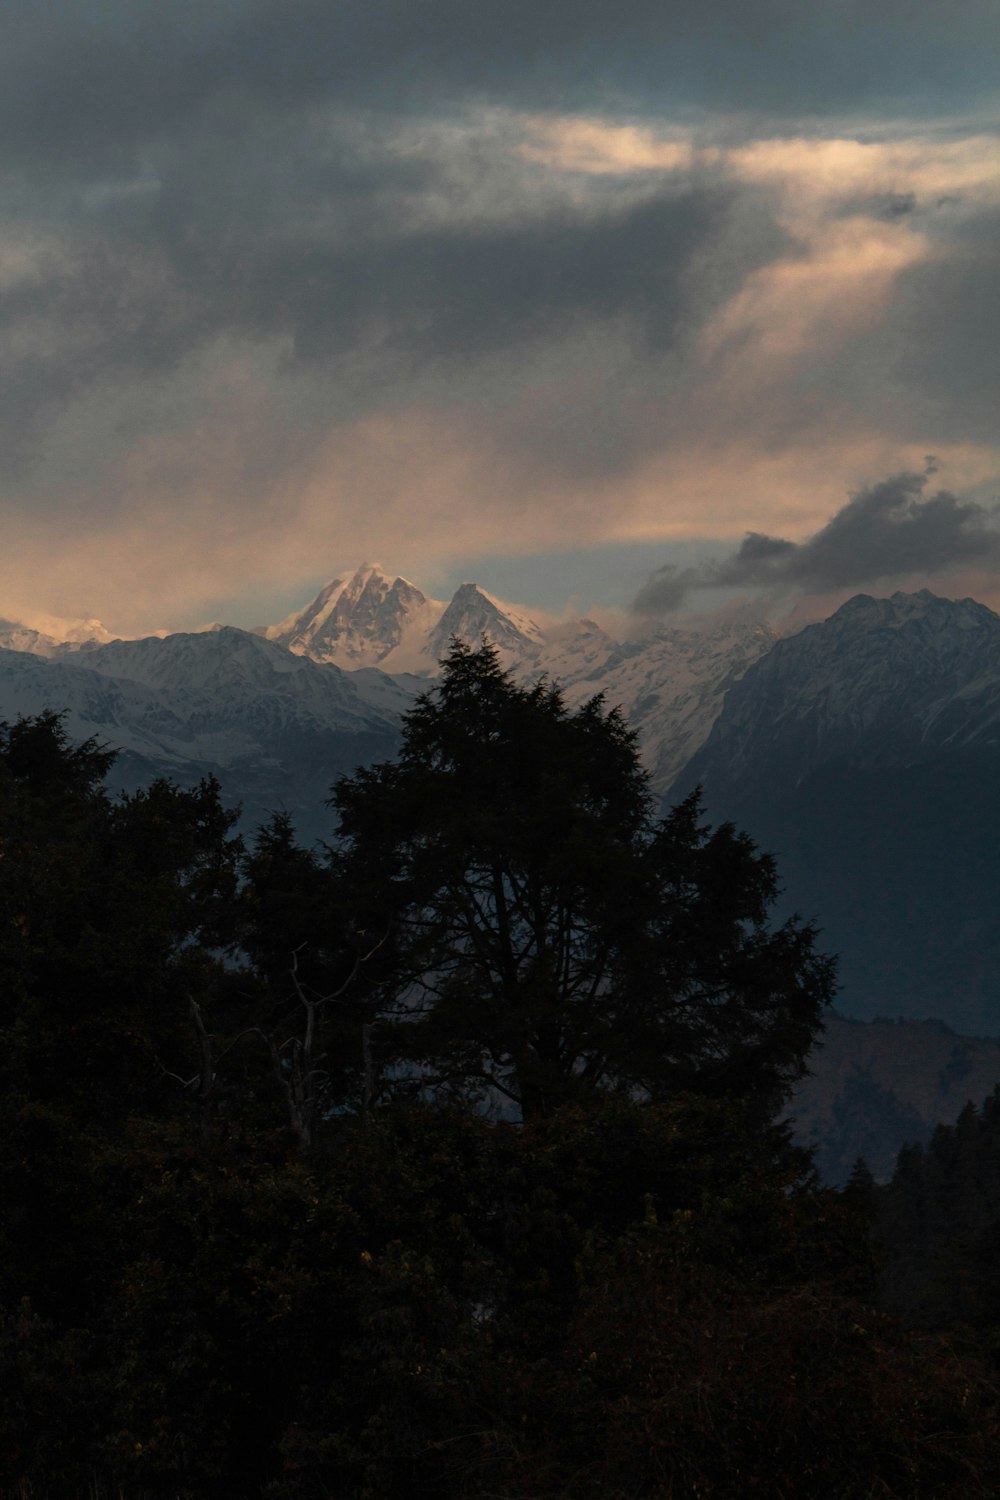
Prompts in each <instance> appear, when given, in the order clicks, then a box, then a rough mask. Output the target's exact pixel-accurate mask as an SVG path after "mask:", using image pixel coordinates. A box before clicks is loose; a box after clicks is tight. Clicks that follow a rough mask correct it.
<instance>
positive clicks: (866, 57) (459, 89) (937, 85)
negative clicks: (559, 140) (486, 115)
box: [0, 0, 998, 162]
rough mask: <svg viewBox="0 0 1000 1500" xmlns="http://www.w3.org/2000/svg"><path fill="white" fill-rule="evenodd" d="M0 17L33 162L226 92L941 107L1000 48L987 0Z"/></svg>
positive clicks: (988, 68)
mask: <svg viewBox="0 0 1000 1500" xmlns="http://www.w3.org/2000/svg"><path fill="white" fill-rule="evenodd" d="M5 19H6V25H5V46H4V56H3V59H2V60H0V139H3V140H4V141H5V143H6V149H7V151H8V152H9V153H14V154H15V156H16V154H17V153H18V152H23V153H25V154H26V155H27V156H28V157H30V158H31V159H32V160H34V161H36V162H37V161H38V160H39V159H40V158H44V157H46V156H48V157H50V158H52V159H58V158H62V159H63V160H65V158H66V156H67V155H69V156H71V157H72V158H73V159H75V160H78V161H79V160H80V159H82V158H84V157H86V156H87V155H108V154H110V155H115V154H121V153H122V152H124V151H127V149H128V147H129V145H130V143H135V142H139V141H149V140H151V139H154V138H156V137H158V136H160V135H162V134H163V133H165V132H166V133H171V132H173V131H174V130H176V129H178V128H180V127H182V126H183V124H184V122H185V121H188V120H190V119H191V117H192V116H193V115H195V114H197V113H199V112H201V111H203V110H204V109H205V108H206V106H207V105H209V104H210V103H211V101H213V100H215V99H218V98H220V97H226V96H240V95H250V96H252V97H254V98H255V99H256V100H258V101H259V103H260V106H261V107H267V108H272V109H277V110H279V111H282V110H284V109H286V108H288V107H290V106H291V107H294V108H296V109H297V108H300V107H301V106H302V105H303V104H306V103H308V102H309V101H310V100H313V101H315V100H329V99H331V98H332V99H337V100H340V101H342V102H343V101H347V100H353V101H355V102H357V101H359V100H360V101H366V102H369V103H372V102H382V103H385V102H387V101H389V102H391V104H392V107H393V108H398V107H400V105H401V102H402V101H404V100H406V101H408V102H409V107H416V108H418V109H422V108H423V107H424V106H425V105H426V102H427V101H428V99H433V100H435V101H437V102H438V103H439V102H440V99H441V97H442V94H443V93H444V94H448V95H466V96H467V95H468V94H469V93H474V94H476V95H479V96H482V95H492V96H493V97H501V98H503V99H506V100H511V99H515V98H516V99H518V100H520V101H522V102H525V103H530V104H531V106H532V107H535V108H549V107H553V106H558V107H560V108H567V107H580V106H584V107H586V106H587V105H588V104H589V105H591V106H592V105H593V104H594V102H595V100H600V99H602V98H603V99H604V100H605V101H606V100H608V99H609V98H611V97H616V98H618V99H619V100H621V99H622V97H623V93H624V95H625V96H626V97H627V99H628V100H630V101H631V103H626V108H633V107H635V105H636V103H637V102H641V100H642V99H643V98H645V99H646V101H647V102H649V101H655V102H656V103H657V105H658V106H659V107H662V103H663V100H664V98H665V97H668V96H669V97H670V98H672V99H674V100H675V101H677V102H684V101H685V100H687V101H691V100H697V101H698V102H699V103H701V104H705V105H708V106H712V105H721V106H722V107H723V108H725V109H726V110H728V111H733V110H735V111H740V110H743V109H764V110H768V111H771V112H773V113H775V114H777V115H781V114H783V113H786V112H789V111H791V112H797V111H802V110H809V109H817V108H818V109H820V110H822V111H827V110H830V109H840V108H844V107H848V106H856V105H859V104H863V105H865V106H874V107H875V108H876V110H878V109H879V108H881V107H882V106H883V104H887V103H890V102H893V103H897V104H898V102H899V101H900V99H902V98H906V97H910V98H912V99H914V100H917V101H919V103H920V105H921V107H922V108H924V109H926V108H927V106H928V101H933V107H935V108H938V109H946V108H949V107H954V106H955V104H956V103H957V102H959V101H961V103H962V104H963V105H965V106H968V104H969V103H970V102H971V101H973V100H974V99H975V97H976V95H977V93H978V92H981V91H985V90H992V88H993V85H994V82H995V76H994V74H995V65H994V58H995V50H994V49H995V45H996V42H997V39H998V13H997V9H996V6H995V4H994V3H993V0H954V3H953V4H952V5H951V6H950V8H949V14H948V21H947V25H942V22H941V10H940V4H939V3H937V0H882V3H881V4H880V5H878V6H872V5H870V4H868V3H861V0H821V3H814V4H811V5H808V6H804V5H802V3H801V0H714V3H713V4H712V5H711V6H706V5H705V4H704V0H667V3H665V0H623V3H620V4H617V5H614V6H609V5H608V4H607V3H606V0H572V3H570V0H547V3H545V4H541V5H540V4H538V3H537V0H497V3H495V4H491V5H470V4H469V3H468V0H421V3H420V4H414V0H343V3H340V4H331V3H330V0H257V3H256V4H253V3H240V0H172V3H171V4H170V5H164V4H163V3H162V0H103V3H98V0H90V3H86V0H82V3H80V4H78V5H76V6H66V5H65V4H64V3H63V0H12V3H11V4H10V5H8V7H7V11H6V17H5ZM890 80H891V88H890V86H889V83H890Z"/></svg>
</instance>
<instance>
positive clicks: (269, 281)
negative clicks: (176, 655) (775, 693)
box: [0, 0, 1000, 634]
mask: <svg viewBox="0 0 1000 1500" xmlns="http://www.w3.org/2000/svg"><path fill="white" fill-rule="evenodd" d="M5 16H6V27H5V46H4V49H3V52H2V54H0V155H2V167H0V214H2V218H3V224H2V233H0V381H2V383H3V388H4V389H3V400H2V401H0V424H2V427H3V432H2V442H3V450H2V451H3V454H4V462H3V464H2V466H0V521H2V530H3V537H4V546H3V548H2V550H0V614H2V615H5V616H6V617H8V618H12V619H18V620H22V621H25V622H27V623H32V620H33V618H34V617H38V616H41V615H60V616H96V617H99V618H101V619H102V620H103V621H104V622H105V623H106V624H107V625H108V626H109V627H110V628H111V629H113V630H116V631H118V632H120V633H123V634H135V633H141V632H143V631H146V630H152V629H157V628H173V629H178V628H193V627H195V626H196V625H198V624H200V623H203V622H205V621H207V620H209V619H224V620H226V621H228V622H230V623H235V624H241V625H252V624H257V623H264V622H268V621H273V620H277V619H280V618H282V617H283V616H284V615H285V614H287V613H288V612H289V611H290V610H291V609H293V608H295V607H297V606H299V605H302V604H304V603H305V602H306V601H307V599H308V598H309V597H310V596H311V595H312V594H313V593H314V592H315V590H316V588H317V587H318V586H319V585H320V584H321V583H322V582H323V581H324V580H326V579H328V578H330V577H332V576H335V575H337V574H342V573H343V572H344V571H345V570H347V569H353V568H354V567H356V566H357V565H359V564H360V563H361V562H363V561H378V562H380V563H381V564H382V565H383V566H384V567H385V568H386V569H387V570H390V571H392V572H398V573H402V574H404V575H405V576H407V577H409V578H411V579H413V580H414V581H415V582H417V583H418V584H419V585H420V586H421V587H423V588H425V589H426V590H427V591H428V592H430V593H432V594H436V595H437V596H439V597H440V596H441V595H442V594H446V593H447V592H448V590H449V589H451V588H453V587H454V586H456V585H457V583H458V582H460V581H462V580H464V579H467V578H473V579H475V580H476V581H478V582H480V583H481V584H483V585H484V586H485V587H486V588H488V589H491V590H493V591H494V592H497V593H499V594H501V595H502V596H503V597H506V598H510V599H513V600H516V601H519V602H525V603H530V604H535V605H538V606H539V607H543V608H545V609H548V610H552V611H555V612H559V611H562V610H568V611H571V612H572V611H576V610H578V611H586V610H588V609H589V608H591V607H592V606H593V605H601V606H605V607H608V608H618V609H627V608H629V607H632V608H633V609H635V610H638V611H639V612H640V613H642V614H643V615H653V616H656V617H668V616H670V615H672V614H674V613H676V612H677V611H678V610H681V611H683V610H690V609H691V608H695V607H697V606H698V603H699V601H700V600H708V599H714V598H717V597H718V595H719V590H720V589H721V590H722V591H723V593H725V592H726V591H728V592H729V593H737V594H738V593H739V592H740V591H746V592H750V593H756V594H761V595H767V596H769V597H771V596H773V597H779V596H780V597H781V598H782V599H783V600H786V601H787V600H792V601H795V600H798V601H800V602H802V603H804V604H805V605H806V606H808V603H809V601H813V602H815V601H817V600H827V601H828V600H831V599H836V598H839V597H846V596H847V595H848V594H850V593H853V592H857V591H858V589H861V588H863V589H865V590H866V591H868V592H887V591H892V589H894V588H897V587H903V588H908V587H913V586H917V587H920V586H929V587H931V588H933V589H935V590H936V591H937V592H940V593H946V594H949V593H963V594H964V593H971V594H973V595H974V596H975V597H978V598H981V599H983V600H985V601H986V602H987V603H993V604H994V605H1000V541H998V536H1000V511H998V505H1000V422H998V415H1000V338H998V336H997V335H998V329H1000V286H998V261H1000V89H998V85H997V68H996V60H997V56H998V53H1000V6H998V5H997V4H996V0H952V3H951V4H950V5H949V6H948V7H947V9H946V8H945V7H943V6H942V4H941V3H940V0H879V4H878V5H873V4H871V3H870V0H810V3H809V4H803V3H802V0H713V4H711V5H706V4H705V3H704V0H655V3H654V0H617V3H616V4H614V5H609V4H607V3H606V0H573V3H572V4H570V3H567V0H545V3H544V4H541V5H540V4H539V3H538V0H531V3H528V0H493V3H492V4H490V5H488V6H476V5H471V4H469V3H468V0H338V3H337V4H336V5H333V4H331V3H330V0H171V3H170V4H169V5H165V4H163V3H162V0H69V3H67V0H7V6H6V11H5Z"/></svg>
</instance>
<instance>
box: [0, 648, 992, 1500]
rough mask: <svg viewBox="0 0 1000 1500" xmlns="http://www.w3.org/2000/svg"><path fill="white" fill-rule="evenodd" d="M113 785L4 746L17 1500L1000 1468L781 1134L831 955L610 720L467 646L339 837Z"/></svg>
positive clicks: (65, 746)
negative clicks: (779, 907) (670, 805)
mask: <svg viewBox="0 0 1000 1500" xmlns="http://www.w3.org/2000/svg"><path fill="white" fill-rule="evenodd" d="M109 764H110V754H109V752H107V751H105V750H104V749H102V748H101V747H99V746H97V745H95V744H94V743H92V742H89V743H86V744H82V745H74V744H72V743H70V741H69V740H68V738H67V736H66V734H65V732H64V730H63V728H62V724H61V721H60V719H59V717H58V715H55V714H46V715H42V716H41V717H39V718H36V719H32V720H25V721H21V722H19V723H17V724H15V725H13V726H9V725H8V726H4V727H3V729H2V731H0V903H2V937H0V980H2V985H0V996H2V999H0V1004H2V1012H0V1070H2V1080H0V1112H2V1121H0V1198H2V1202H3V1205H4V1208H3V1216H2V1223H0V1318H2V1322H0V1391H2V1397H0V1401H2V1406H0V1495H3V1496H4V1497H11V1500H13V1497H15V1496H16V1497H18V1500H29V1497H30V1500H55V1497H59V1500H75V1497H77V1496H79V1497H80V1500H83V1497H85V1496H86V1497H88V1500H91V1497H105V1496H106V1497H108V1500H110V1497H116V1500H117V1497H119V1496H124V1497H125V1500H168V1497H169V1500H176V1497H178V1496H182V1497H184V1500H215V1497H218V1500H241V1497H246V1500H258V1497H260V1500H265V1497H266V1500H321V1497H323V1500H330V1497H355V1496H357V1497H370V1500H382V1497H386V1500H392V1497H396V1496H399V1497H404V1496H405V1497H421V1496H426V1497H428V1500H429V1497H432V1496H433V1497H435V1500H439V1497H440V1500H448V1497H456V1500H457V1497H470V1500H472V1497H483V1500H485V1497H487V1496H491V1497H495V1496H509V1497H511V1500H514V1497H518V1500H557V1497H559V1500H563V1497H566V1500H576V1497H580V1500H585V1497H594V1500H596V1497H598V1496H600V1497H602V1500H605V1497H607V1500H618V1497H621V1500H625V1497H635V1496H666V1497H692V1500H693V1497H695V1496H698V1497H716V1500H728V1497H730V1496H732V1495H734V1494H737V1493H738V1494H741V1495H742V1494H748V1495H753V1494H760V1495H762V1496H763V1495H766V1496H774V1495H783V1496H827V1495H828V1496H831V1497H833V1496H836V1497H844V1500H851V1497H859V1500H860V1497H875V1496H876V1495H878V1496H900V1497H904V1496H916V1495H924V1494H926V1495H934V1496H942V1497H954V1500H959V1497H962V1500H966V1497H969V1500H975V1497H977V1496H982V1497H986V1496H989V1495H995V1494H996V1493H997V1492H998V1489H1000V1472H998V1471H1000V1457H998V1453H1000V1445H998V1441H997V1439H998V1437H1000V1422H998V1404H997V1391H996V1387H995V1368H994V1362H993V1359H992V1353H991V1350H990V1349H989V1348H988V1347H984V1348H981V1349H974V1348H969V1347H963V1348H962V1349H961V1350H959V1348H958V1346H957V1345H956V1344H955V1342H954V1341H947V1340H944V1339H942V1337H941V1336H940V1334H939V1332H937V1331H933V1332H931V1331H927V1330H923V1331H910V1330H908V1329H907V1328H906V1327H905V1326H904V1324H903V1323H902V1322H900V1321H899V1320H898V1319H897V1318H896V1317H895V1316H893V1314H892V1312H891V1310H888V1309H887V1308H886V1306H885V1305H884V1304H885V1298H884V1296H883V1293H882V1292H881V1290H880V1282H879V1271H878V1266H877V1260H876V1255H875V1252H874V1249H873V1241H872V1237H871V1232H870V1231H871V1223H872V1204H873V1201H874V1200H873V1187H872V1185H871V1184H870V1183H866V1182H865V1181H864V1180H863V1174H861V1173H859V1174H856V1175H855V1179H854V1180H853V1181H852V1184H851V1185H850V1186H849V1187H848V1189H846V1190H845V1191H844V1192H843V1193H837V1192H834V1191H832V1190H830V1189H827V1188H823V1187H822V1186H821V1185H820V1184H819V1183H818V1181H817V1179H816V1177H815V1174H814V1173H813V1172H812V1171H811V1169H810V1164H809V1160H808V1158H807V1156H806V1155H805V1154H804V1153H802V1152H801V1151H798V1150H796V1149H795V1148H793V1147H792V1146H791V1145H790V1143H789V1140H788V1135H787V1131H786V1130H785V1129H784V1128H783V1127H781V1126H780V1125H778V1124H776V1123H775V1121H776V1119H777V1117H778V1115H779V1113H780V1110H781V1107H782V1105H783V1104H784V1102H785V1100H786V1098H787V1093H788V1090H789V1088H790V1086H791V1085H792V1084H793V1083H794V1081H795V1080H796V1078H797V1077H799V1076H800V1074H801V1070H802V1067H803V1058H804V1057H805V1055H806V1053H807V1051H808V1048H809V1046H810V1044H811V1042H812V1041H813V1039H814V1037H815V1035H816V1033H817V1030H818V1029H819V1027H820V1026H821V1023H822V1015H823V1010H824V1007H825V1006H826V1004H827V1003H828V1001H829V999H830V998H831V996H832V993H833V990H834V970H833V965H832V963H831V961H830V960H829V959H828V958H827V957H825V956H824V955H822V954H821V953H819V952H817V950H816V943H815V934H814V932H813V930H812V929H811V928H810V927H809V926H808V925H807V924H803V923H800V922H798V921H794V920H793V921H790V922H788V923H785V924H784V925H782V926H779V927H775V926H773V925H772V924H771V923H770V921H769V909H770V906H771V902H772V900H773V897H774V895H775V891H776V880H777V875H776V871H775V868H774V865H773V862H772V861H771V860H770V859H769V858H768V857H767V856H765V855H762V854H760V853H759V852H758V851H757V850H756V849H755V848H754V846H753V845H752V843H751V842H750V841H749V840H748V839H747V838H745V837H744V836H743V835H741V834H739V833H738V832H737V831H736V830H734V829H733V828H731V827H728V826H724V827H721V828H718V829H716V830H714V831H712V830H710V829H708V828H706V827H705V826H704V825H703V823H702V820H701V816H700V813H699V807H698V803H697V799H696V798H691V799H689V800H688V801H687V802H685V803H683V804H681V805H680V806H679V807H678V808H675V809H674V810H673V811H672V812H671V813H670V814H669V815H668V816H667V817H666V818H665V819H662V820H657V819H655V818H654V816H653V812H652V804H651V801H650V798H649V796H648V792H647V788H646V781H645V778H644V776H643V774H642V772H641V769H640V766H639V762H638V758H637V753H636V746H635V738H634V736H633V734H632V733H631V731H630V730H629V729H628V727H627V726H626V725H625V724H624V723H623V722H622V720H621V718H620V717H619V716H618V715H617V714H615V713H613V712H612V713H607V712H605V711H604V709H603V706H602V705H601V703H600V702H599V701H595V702H594V703H592V704H590V705H587V706H586V707H585V708H584V709H582V710H580V711H578V712H576V713H570V712H569V711H568V710H567V709H566V707H565V705H564V703H563V701H562V698H561V697H560V695H559V693H558V692H557V691H556V690H555V689H554V688H552V687H551V686H549V685H548V684H546V683H544V682H543V683H540V684H538V685H536V686H535V687H531V688H522V687H518V686H517V685H515V684H514V683H513V682H512V681H511V680H510V679H509V677H507V676H506V675H505V674H504V673H503V671H502V670H501V669H500V667H499V665H498V663H497V660H496V657H495V655H494V654H493V653H492V652H491V651H490V649H489V648H488V647H486V646H483V647H482V648H481V649H478V650H470V649H468V648H466V647H463V646H461V645H456V646H455V647H454V649H453V651H452V653H451V655H450V656H449V658H448V659H447V661H446V663H445V668H444V675H443V678H442V680H441V683H440V685H439V686H438V687H437V688H435V689H434V690H433V691H432V692H431V693H429V694H428V695H426V696H425V697H424V698H423V699H421V700H419V701H418V703H417V705H416V707H415V708H414V710H413V711H412V713H411V714H410V716H409V718H408V720H407V723H406V727H405V733H404V739H403V747H402V751H401V754H400V756H399V758H398V760H396V761H394V762H391V763H387V764H385V765H381V766H376V767H372V768H369V769H367V770H361V771H358V772H357V773H356V774H355V776H353V777H350V778H346V779H344V780H342V781H341V782H340V783H338V785H337V786H336V788H334V791H333V794H332V807H333V810H334V812H335V814H336V817H337V824H336V836H335V841H334V842H332V843H331V845H330V847H329V848H326V849H320V850H307V849H303V848H301V847H300V846H299V845H298V844H297V843H296V841H295V838H294V835H293V831H292V829H291V827H290V825H289V822H288V820H287V819H286V818H283V817H282V816H280V815H278V816H276V817H275V818H274V819H273V820H272V821H271V823H270V824H269V825H268V826H266V827H265V828H263V829H262V830H261V831H260V833H259V835H258V837H257V838H256V840H255V841H253V842H252V844H251V845H250V846H249V847H247V846H246V845H245V844H244V842H243V841H242V840H241V839H239V838H238V837H236V836H235V834H234V831H233V822H234V820H233V816H232V815H231V814H230V813H227V812H226V811H224V810H223V808H222V805H221V803H220V799H219V792H218V787H217V786H215V785H214V784H213V783H211V782H206V783H203V784H202V785H201V786H200V787H199V788H197V789H196V790H194V791H183V790H179V789H178V788H176V787H174V786H172V785H171V784H169V783H166V782H158V783H156V784H154V785H152V786H150V787H149V788H147V789H146V790H144V791H142V792H139V793H136V794H133V795H128V796H123V797H120V798H118V799H113V798H111V797H110V796H109V795H108V794H107V793H106V792H105V790H104V788H103V778H104V775H105V774H106V771H107V769H108V766H109ZM968 1343H969V1341H968V1340H966V1344H968Z"/></svg>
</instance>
